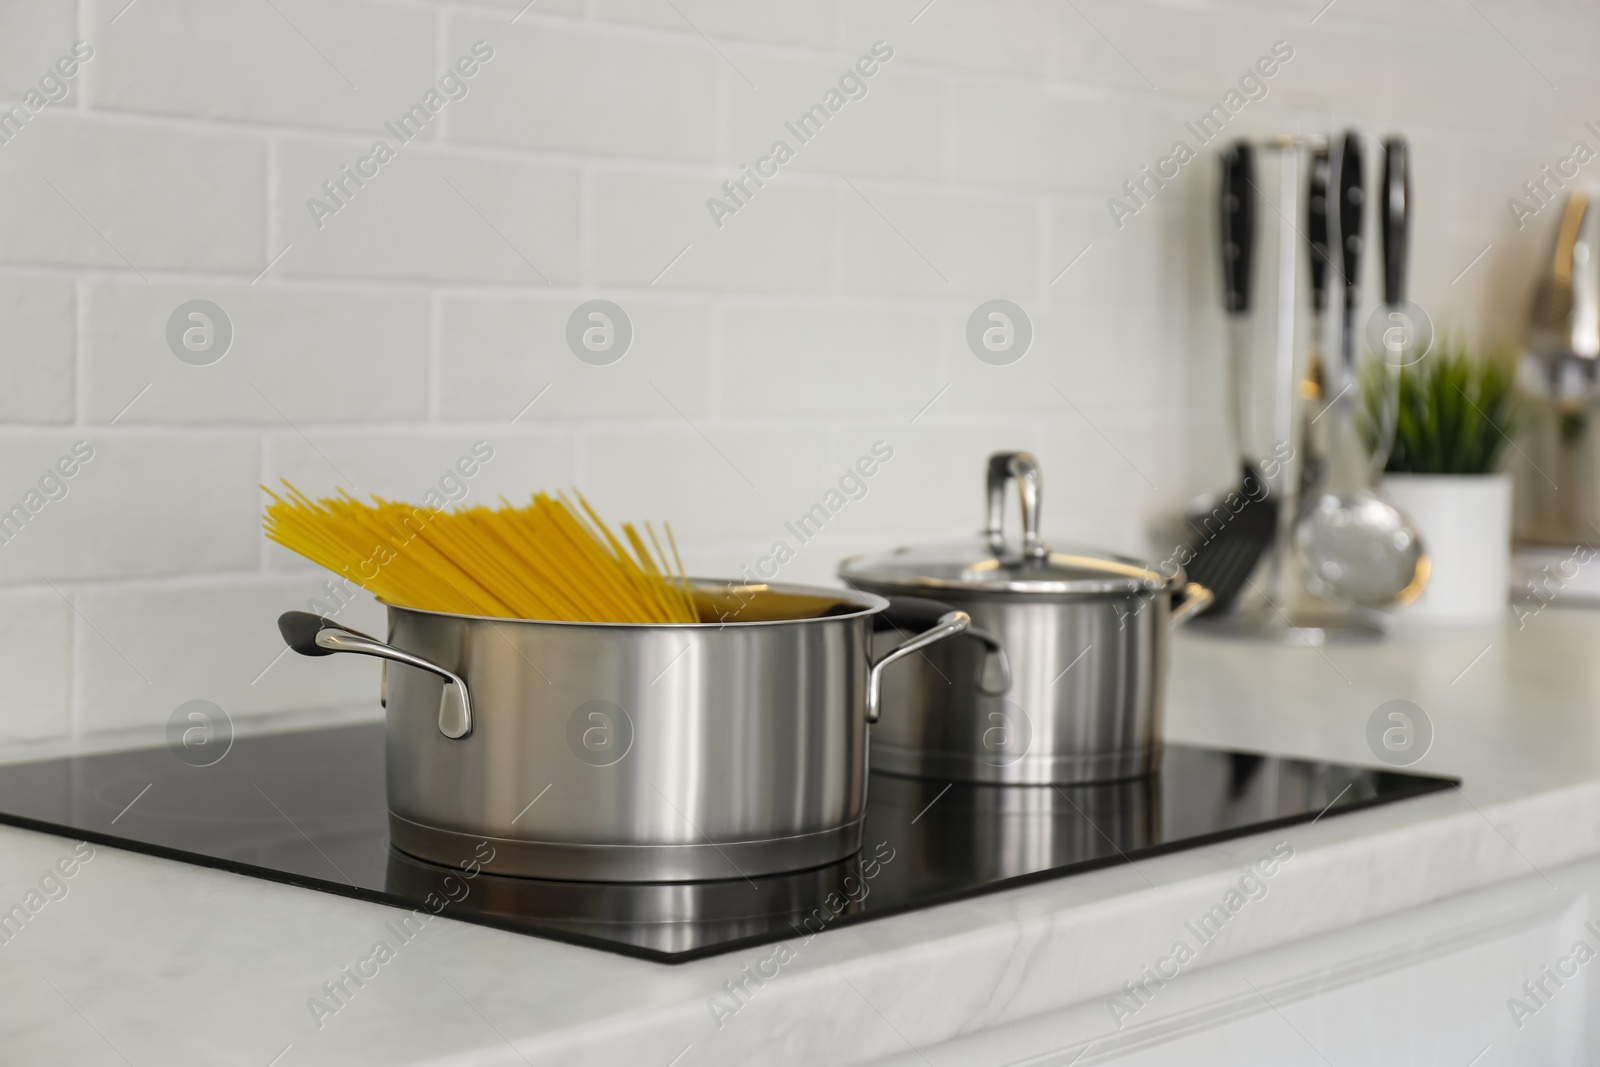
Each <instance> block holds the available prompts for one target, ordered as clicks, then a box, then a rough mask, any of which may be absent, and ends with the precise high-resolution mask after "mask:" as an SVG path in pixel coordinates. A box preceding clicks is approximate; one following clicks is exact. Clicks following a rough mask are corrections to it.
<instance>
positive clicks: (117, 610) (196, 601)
mask: <svg viewBox="0 0 1600 1067" xmlns="http://www.w3.org/2000/svg"><path fill="white" fill-rule="evenodd" d="M320 584H321V577H320V576H317V577H312V576H305V577H301V576H292V577H291V576H285V577H281V578H271V579H261V578H252V579H248V580H237V581H227V582H207V583H205V584H204V585H200V586H194V587H176V588H170V589H159V588H148V587H142V586H141V587H134V588H129V589H112V590H103V591H101V590H96V591H89V592H80V593H78V594H76V602H77V608H78V611H79V612H81V618H79V619H78V626H79V629H78V634H77V641H76V646H77V652H78V657H79V663H78V677H79V688H78V701H77V703H78V708H77V715H78V721H79V724H80V726H81V728H82V729H83V730H84V731H85V732H88V733H94V732H97V731H104V730H125V729H130V728H134V727H141V726H142V727H150V726H164V725H165V724H166V722H167V720H168V718H169V717H170V716H171V715H172V713H173V712H174V711H176V710H177V708H178V706H179V705H180V704H184V703H187V702H188V701H190V700H209V701H211V702H212V703H213V704H216V705H217V706H218V707H220V708H221V709H222V710H223V711H224V712H226V713H227V714H228V715H229V716H230V717H242V716H248V715H259V714H261V713H263V712H272V711H287V710H292V709H297V708H316V707H326V706H331V705H336V704H346V703H352V702H356V701H361V702H363V703H371V704H376V703H377V700H378V678H379V670H380V668H379V666H378V663H377V661H375V660H373V661H367V660H365V659H364V658H363V657H360V656H324V657H319V658H315V659H312V658H308V657H305V656H299V655H296V654H295V653H293V652H285V650H284V645H283V638H282V637H281V636H279V634H278V625H277V624H278V616H279V615H280V614H282V613H283V612H285V611H304V610H305V608H306V602H307V601H308V600H310V599H311V598H313V597H315V596H318V595H319V587H320ZM338 618H339V621H340V622H343V623H346V624H347V625H350V626H353V627H355V628H356V629H358V630H362V631H364V632H367V633H374V632H376V633H378V634H382V633H383V631H384V624H383V612H382V609H381V608H379V607H378V606H377V605H376V603H375V602H374V601H373V600H372V599H371V598H370V597H367V596H365V595H363V596H362V597H361V598H360V599H358V600H357V601H355V602H353V603H352V604H351V605H350V607H348V608H346V609H345V610H344V611H342V612H340V613H339V616H338ZM280 653H281V654H282V655H281V658H280ZM274 661H276V662H274ZM269 665H270V666H271V669H270V670H269V669H268V667H269ZM262 672H265V673H262ZM257 679H259V680H257Z"/></svg>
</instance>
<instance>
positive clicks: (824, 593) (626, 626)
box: [376, 575, 889, 630]
mask: <svg viewBox="0 0 1600 1067" xmlns="http://www.w3.org/2000/svg"><path fill="white" fill-rule="evenodd" d="M689 582H690V584H692V585H694V586H697V587H702V588H708V589H713V590H716V591H729V590H745V589H751V590H755V589H770V590H772V591H773V592H776V593H792V594H795V595H798V596H816V597H829V598H831V599H834V600H840V601H844V602H846V603H851V604H855V605H856V606H857V607H858V608H859V609H860V610H858V611H852V612H850V613H849V614H846V615H819V616H812V617H811V618H806V619H753V620H751V621H748V622H731V621H728V620H722V621H720V622H567V621H564V620H561V619H517V618H510V617H507V616H504V615H464V614H458V613H457V612H453V611H430V610H428V609H427V608H413V607H408V606H406V605H404V604H392V603H390V602H389V601H387V600H384V599H383V598H382V597H378V598H376V599H377V601H378V603H380V604H382V605H383V606H384V607H385V608H388V609H390V610H391V611H403V612H408V613H410V614H412V615H435V616H438V617H440V618H444V619H463V620H466V621H468V622H492V623H504V624H507V625H514V626H564V627H574V628H591V629H605V630H725V629H733V628H741V629H744V628H751V627H757V626H795V625H799V624H802V623H824V622H840V621H843V620H846V619H859V618H863V617H865V616H869V615H877V614H879V613H880V612H882V611H884V610H886V609H887V608H888V607H889V601H888V600H887V599H885V598H884V597H881V596H879V595H878V594H876V593H869V592H867V591H866V590H863V589H853V588H850V587H848V586H821V585H795V584H792V583H788V582H743V581H736V580H734V579H730V578H701V577H696V576H692V575H691V576H690V577H689Z"/></svg>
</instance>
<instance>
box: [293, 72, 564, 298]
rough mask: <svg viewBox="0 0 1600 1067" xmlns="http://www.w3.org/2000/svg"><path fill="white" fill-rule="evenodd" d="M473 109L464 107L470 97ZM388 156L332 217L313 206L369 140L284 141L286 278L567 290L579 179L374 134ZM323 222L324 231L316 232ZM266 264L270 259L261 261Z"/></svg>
mask: <svg viewBox="0 0 1600 1067" xmlns="http://www.w3.org/2000/svg"><path fill="white" fill-rule="evenodd" d="M469 99H470V98H469ZM380 133H381V136H380V134H375V135H374V138H375V139H383V140H385V141H386V142H387V143H388V144H389V146H390V148H392V149H394V150H395V153H396V154H395V156H394V158H393V159H391V160H390V161H389V162H388V163H385V164H383V165H382V166H380V167H379V168H378V170H377V173H376V174H375V175H373V176H372V177H371V178H369V179H367V180H366V182H365V184H364V185H363V186H361V187H359V188H358V187H356V186H355V185H354V184H353V183H351V184H349V185H347V186H346V188H348V189H350V190H352V195H351V196H349V197H348V198H347V199H344V198H342V199H344V204H343V206H342V207H340V208H339V210H338V212H337V214H334V215H322V216H321V217H320V219H318V218H316V217H314V216H313V213H312V211H311V210H310V209H309V208H308V207H307V206H306V205H307V201H308V200H310V199H312V198H317V199H319V200H321V202H322V203H324V204H329V203H330V201H329V200H328V198H327V195H326V193H325V192H324V191H323V189H322V185H323V183H324V182H331V181H332V180H333V179H335V178H337V177H339V176H340V174H341V168H342V167H343V166H345V165H348V166H350V167H351V168H352V169H354V168H356V167H358V166H360V165H361V164H360V160H361V159H362V158H364V157H366V156H367V155H368V153H369V152H370V151H371V149H372V144H373V142H372V141H344V140H340V141H324V140H317V141H303V140H298V139H293V140H287V141H285V142H284V143H283V144H282V145H280V146H279V150H278V152H277V174H276V175H275V179H274V180H275V186H276V189H277V196H276V211H277V217H278V219H279V233H280V235H281V241H280V243H279V244H278V245H277V247H276V248H275V249H274V254H276V252H277V251H279V250H281V249H282V248H283V246H285V245H287V246H289V251H288V253H287V254H285V255H284V257H283V260H282V261H281V262H280V263H279V264H278V266H277V267H275V268H273V269H274V271H276V272H280V273H281V274H283V275H285V276H330V275H331V276H335V277H345V278H351V277H362V278H413V279H421V280H428V281H440V282H474V281H476V282H512V283H517V284H523V285H536V286H537V285H544V284H547V283H560V282H570V281H574V280H576V278H577V270H578V217H577V216H578V175H577V172H576V171H575V170H572V169H570V168H566V167H558V166H548V165H545V164H541V163H529V162H523V161H521V160H511V159H490V158H485V157H483V156H480V155H467V154H451V153H443V152H440V151H437V150H433V149H430V148H428V147H426V146H423V145H418V144H416V143H415V142H413V143H410V144H401V143H400V142H399V141H398V140H397V139H396V138H395V137H393V136H392V135H389V134H387V133H386V132H381V131H380ZM370 167H371V165H370V164H369V165H368V169H370ZM318 221H320V222H321V226H320V228H319V227H318V226H317V224H316V223H317V222H318ZM262 265H263V266H265V261H263V263H262Z"/></svg>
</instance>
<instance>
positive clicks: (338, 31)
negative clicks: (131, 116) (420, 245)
mask: <svg viewBox="0 0 1600 1067" xmlns="http://www.w3.org/2000/svg"><path fill="white" fill-rule="evenodd" d="M126 6H127V0H97V2H95V3H93V4H92V7H93V8H94V13H93V14H92V15H91V22H92V23H93V24H94V25H95V26H96V27H97V30H98V31H99V37H100V38H101V39H102V40H103V41H104V42H105V47H104V48H102V49H101V50H100V51H99V52H97V54H96V56H95V58H94V60H93V71H92V75H93V81H92V83H91V86H92V88H91V92H90V95H89V102H90V104H91V105H93V106H95V107H102V108H113V109H118V110H131V111H150V112H160V113H164V114H172V115H193V116H200V117H208V118H221V119H237V120H241V121H245V122H262V123H274V124H280V123H281V124H289V125H295V126H301V127H312V128H319V127H327V128H333V129H346V130H349V129H354V130H360V131H362V132H366V131H368V130H376V129H377V128H378V127H379V126H380V125H382V124H383V122H384V120H385V119H390V118H393V117H395V115H398V114H399V113H400V112H402V111H404V110H405V109H406V108H407V107H409V106H410V105H411V104H413V103H415V102H416V101H417V100H419V99H421V97H422V95H423V94H424V93H425V92H426V91H427V90H428V89H429V88H432V87H433V86H434V82H435V79H437V78H438V77H439V75H440V74H441V73H442V70H441V69H435V67H436V65H437V64H436V61H435V55H434V47H433V28H434V19H433V16H432V15H431V14H429V13H428V12H426V11H422V10H414V9H409V8H405V7H397V6H394V5H390V4H379V3H372V2H370V0H356V2H351V0H274V2H273V3H271V4H265V3H263V4H249V3H218V2H217V0H179V2H176V3H163V4H150V5H147V6H144V7H141V8H136V9H132V10H129V11H127V12H126V14H124V15H123V16H122V17H121V18H119V19H118V20H117V24H116V26H115V27H112V26H111V25H110V22H111V19H112V17H114V16H115V15H117V13H118V12H119V11H122V10H123V8H125V7H126ZM302 34H303V35H304V36H302ZM346 79H348V80H346Z"/></svg>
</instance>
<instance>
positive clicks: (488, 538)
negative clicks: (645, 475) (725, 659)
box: [261, 481, 700, 623]
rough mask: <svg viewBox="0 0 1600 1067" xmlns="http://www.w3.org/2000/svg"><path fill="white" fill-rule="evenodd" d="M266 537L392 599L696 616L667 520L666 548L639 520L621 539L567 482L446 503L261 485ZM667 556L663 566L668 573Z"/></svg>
mask: <svg viewBox="0 0 1600 1067" xmlns="http://www.w3.org/2000/svg"><path fill="white" fill-rule="evenodd" d="M261 488H262V490H263V492H265V493H266V495H267V500H268V502H267V505H266V507H265V509H264V512H263V515H262V529H263V531H264V532H265V534H266V536H267V538H268V539H269V540H271V541H274V542H276V543H277V544H280V545H283V546H284V547H285V548H288V549H289V550H291V551H293V552H297V553H299V554H300V555H302V556H304V557H306V558H307V559H309V560H311V561H312V562H313V563H317V564H319V565H321V566H323V567H325V568H327V569H328V570H330V571H332V572H334V573H335V574H337V575H340V576H341V577H343V578H345V579H347V580H348V581H350V582H352V583H354V584H356V585H359V586H361V587H362V588H364V589H366V590H368V591H369V592H371V593H373V594H374V595H376V596H378V597H379V598H380V599H382V600H384V601H386V602H388V603H391V604H396V605H399V606H402V607H409V608H417V609H419V610H423V611H442V612H449V613H452V614H466V615H487V616H493V617H497V618H522V619H550V620H555V621H562V622H631V623H692V622H698V621H700V620H699V616H698V613H697V611H696V609H695V606H694V594H693V590H692V589H691V587H690V585H689V582H688V579H687V577H686V576H685V574H684V570H683V560H682V558H681V557H680V556H679V554H678V546H677V543H676V542H675V541H674V540H673V535H672V528H671V526H667V527H666V528H665V529H666V538H667V544H668V545H669V546H670V547H671V550H672V554H671V556H670V557H669V556H668V554H667V552H666V551H665V550H663V548H662V544H661V541H660V540H659V539H658V538H657V537H656V532H655V528H654V527H653V526H651V525H650V524H648V523H646V524H645V527H644V532H645V535H647V536H648V541H647V540H646V537H645V536H641V534H640V532H639V530H638V529H637V528H636V527H635V526H633V525H632V524H630V523H624V524H622V526H621V530H622V534H623V537H622V538H618V537H617V536H616V535H615V534H613V533H612V532H611V528H610V527H608V526H607V525H606V523H605V522H604V521H603V520H602V519H601V518H600V516H599V514H598V513H597V512H596V511H595V510H594V508H593V507H591V506H590V504H589V502H588V501H587V500H585V499H584V497H583V494H582V493H578V492H577V491H576V490H574V494H575V495H576V497H577V501H576V503H574V502H572V501H569V500H568V499H567V498H566V496H565V494H562V493H557V494H556V495H555V496H550V495H549V494H546V493H536V494H534V495H533V496H532V497H531V498H530V499H529V501H528V503H527V504H525V505H521V506H516V505H513V504H511V503H510V502H509V501H507V500H505V498H503V497H502V498H501V500H500V506H499V507H496V508H489V507H485V506H482V505H475V506H472V507H468V508H457V509H456V510H454V511H449V512H445V511H434V510H433V509H431V508H425V507H415V506H412V505H410V504H405V503H400V502H396V501H390V500H385V499H383V498H382V497H378V496H373V497H372V498H371V499H370V501H362V500H358V499H356V498H355V497H354V496H352V495H351V494H350V493H348V492H345V491H344V490H342V489H340V490H337V491H336V492H335V494H334V495H333V496H331V497H323V498H321V499H317V500H313V499H312V498H311V497H309V496H307V495H306V494H305V493H302V492H301V491H300V490H299V489H297V488H295V487H294V486H293V485H291V484H290V483H289V482H287V481H285V482H284V483H283V490H282V492H281V493H279V492H275V491H273V490H272V489H269V488H267V487H266V486H262V487H261ZM674 565H675V570H674Z"/></svg>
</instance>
